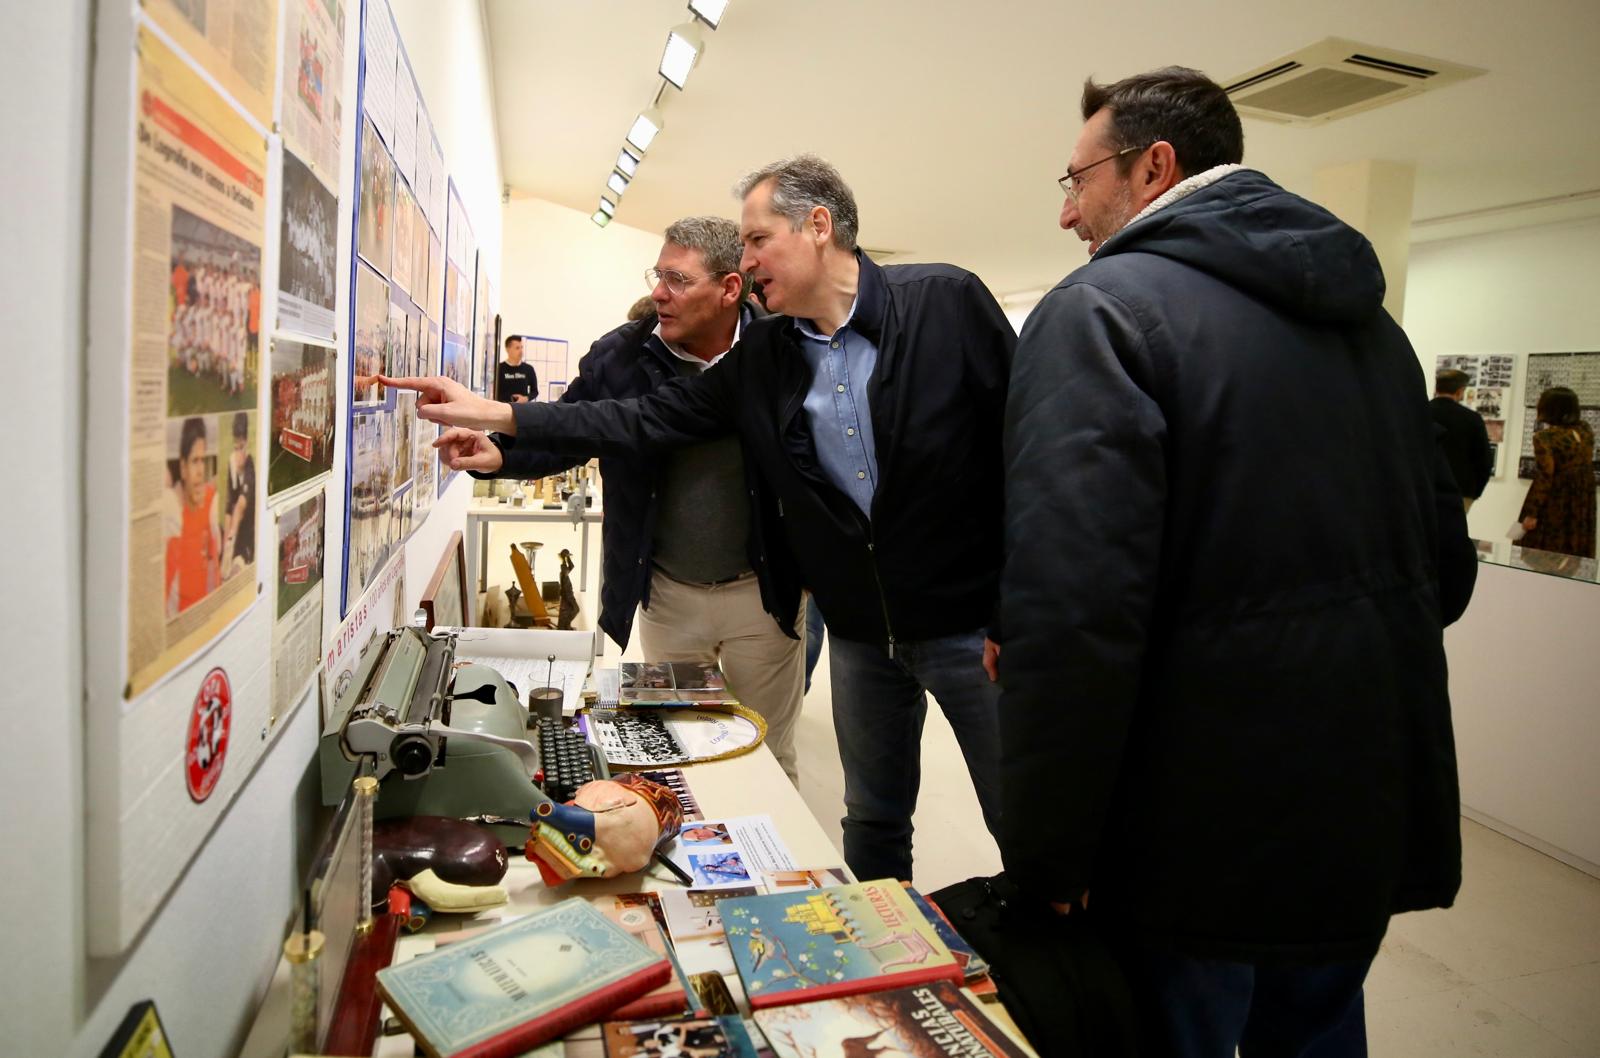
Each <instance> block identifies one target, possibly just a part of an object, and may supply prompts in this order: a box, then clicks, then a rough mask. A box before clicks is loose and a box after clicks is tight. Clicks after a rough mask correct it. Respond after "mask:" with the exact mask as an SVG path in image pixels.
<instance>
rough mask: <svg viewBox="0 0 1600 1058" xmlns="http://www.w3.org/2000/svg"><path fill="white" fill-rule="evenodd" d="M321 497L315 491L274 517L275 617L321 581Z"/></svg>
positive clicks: (281, 614) (283, 612)
mask: <svg viewBox="0 0 1600 1058" xmlns="http://www.w3.org/2000/svg"><path fill="white" fill-rule="evenodd" d="M322 496H323V494H322V492H321V491H320V490H319V491H317V492H316V493H314V494H313V495H312V496H311V497H310V498H308V499H306V500H305V501H304V502H302V503H300V504H299V505H298V506H294V507H290V508H289V509H288V510H286V511H284V512H283V514H281V515H279V517H278V614H277V616H278V617H279V618H282V617H283V615H284V614H286V613H288V612H289V610H290V609H291V608H293V606H294V604H295V603H297V602H299V601H300V600H301V599H303V598H305V595H306V593H307V592H309V591H310V590H311V589H312V588H314V587H316V586H317V585H318V584H319V583H321V581H322V548H323V538H324V534H323V531H322V519H323V514H324V507H323V499H322Z"/></svg>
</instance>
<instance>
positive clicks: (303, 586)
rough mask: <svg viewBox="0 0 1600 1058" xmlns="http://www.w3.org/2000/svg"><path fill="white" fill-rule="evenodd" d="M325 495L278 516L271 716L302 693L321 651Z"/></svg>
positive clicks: (277, 717)
mask: <svg viewBox="0 0 1600 1058" xmlns="http://www.w3.org/2000/svg"><path fill="white" fill-rule="evenodd" d="M326 511H327V504H326V499H325V496H324V493H323V490H322V489H318V490H317V491H316V492H314V493H312V494H311V495H310V496H308V497H306V498H305V499H304V500H303V501H301V502H300V503H298V504H293V505H291V506H289V507H286V508H285V509H284V510H283V511H282V513H280V514H279V515H278V519H277V542H278V552H277V562H278V576H277V604H276V608H275V609H274V612H273V624H272V720H273V722H274V723H276V722H277V721H279V720H282V719H283V718H284V717H285V716H287V715H288V714H289V712H290V711H292V709H293V708H294V706H295V705H297V704H298V703H299V702H300V700H301V698H303V697H304V695H305V691H306V688H307V685H308V684H309V682H310V680H311V677H312V675H313V674H314V673H315V672H316V669H317V663H318V661H319V660H320V658H321V653H322V559H323V546H324V545H323V541H324V537H325V525H324V522H325V517H324V516H325V514H326Z"/></svg>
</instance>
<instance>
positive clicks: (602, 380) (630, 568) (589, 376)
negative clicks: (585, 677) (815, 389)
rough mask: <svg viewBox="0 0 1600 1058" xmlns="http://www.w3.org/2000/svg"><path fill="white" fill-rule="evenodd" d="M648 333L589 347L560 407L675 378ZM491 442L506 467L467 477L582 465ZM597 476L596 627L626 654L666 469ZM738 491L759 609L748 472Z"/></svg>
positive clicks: (638, 454) (765, 581)
mask: <svg viewBox="0 0 1600 1058" xmlns="http://www.w3.org/2000/svg"><path fill="white" fill-rule="evenodd" d="M740 311H741V313H742V324H743V326H745V327H748V326H749V324H750V321H751V320H752V319H754V318H756V316H757V315H759V313H756V312H754V311H752V309H751V308H750V307H749V306H748V305H746V306H743V307H741V309H740ZM655 327H656V317H655V315H654V314H651V315H650V316H647V317H645V318H644V319H642V320H637V321H635V322H632V323H625V324H623V325H622V326H621V327H618V328H616V329H615V330H613V331H610V332H608V333H607V334H604V335H601V336H600V337H599V338H598V339H596V340H595V342H594V344H593V345H591V346H590V347H589V352H588V353H587V354H585V356H584V358H583V359H582V360H581V361H579V363H578V375H577V377H576V378H574V379H573V380H572V383H571V385H569V386H568V387H567V390H566V392H565V393H563V394H562V395H561V400H562V402H564V403H567V404H575V403H578V402H580V401H592V400H622V399H626V398H629V397H642V396H644V395H645V394H647V393H653V392H655V391H656V390H657V389H659V388H661V387H662V386H663V385H665V384H666V383H668V382H670V381H672V380H673V379H675V378H678V377H680V376H679V375H678V369H677V367H676V366H675V365H674V364H673V362H672V358H671V354H670V353H669V352H667V350H666V349H664V348H662V347H661V344H660V343H659V342H652V341H651V340H650V336H651V333H652V332H653V331H654V330H655ZM491 436H492V439H493V440H494V442H495V444H497V445H499V447H500V451H501V454H502V455H503V456H504V459H505V462H504V463H503V464H502V466H501V467H500V470H499V472H498V473H496V474H493V475H488V474H474V475H473V476H474V477H501V478H521V479H527V478H542V477H545V476H546V475H549V474H559V473H561V472H562V471H563V470H567V469H568V468H570V467H574V466H577V465H578V464H579V463H582V462H584V460H585V459H587V458H588V457H587V456H573V455H568V454H561V453H556V452H552V451H548V450H546V449H543V448H540V447H536V446H534V445H531V444H524V445H520V446H519V445H516V444H515V442H514V439H513V438H508V437H506V436H504V435H502V434H493V435H491ZM600 474H601V476H602V477H603V478H604V479H605V489H606V495H605V504H606V516H605V518H604V520H603V521H602V522H601V540H602V544H603V546H602V548H601V552H602V561H603V562H604V564H605V583H604V585H603V586H602V588H601V591H600V627H601V629H602V630H604V632H605V633H606V635H608V636H610V637H611V638H612V639H613V640H615V641H616V644H617V645H618V646H619V647H622V648H624V649H626V648H627V646H628V638H629V636H630V635H632V633H633V618H634V614H635V613H636V612H637V610H638V608H639V604H640V603H643V604H644V605H646V606H649V605H650V572H651V557H652V549H653V547H654V544H655V534H656V517H657V514H658V513H659V511H660V501H659V498H658V496H659V493H660V491H661V485H662V481H663V479H664V477H665V475H666V463H665V461H664V460H661V459H659V458H657V457H656V455H655V453H653V452H651V451H648V450H643V449H640V450H634V451H627V452H618V453H614V454H612V455H606V456H602V457H601V459H600ZM745 486H746V491H747V492H748V493H749V497H750V526H751V531H750V536H749V538H748V540H747V543H746V557H747V558H748V559H749V561H750V567H751V569H753V570H755V572H756V576H757V577H758V578H759V579H760V581H761V590H762V599H763V600H764V601H765V600H766V599H767V598H768V596H769V595H773V594H775V592H774V589H773V587H772V573H771V569H770V564H769V563H768V562H767V560H766V548H765V547H764V546H763V542H762V539H763V535H764V534H763V518H762V514H761V506H762V503H763V495H764V490H763V488H762V486H761V483H760V481H759V480H758V479H757V476H756V475H755V474H754V473H752V472H751V470H750V468H749V465H748V464H746V467H745ZM764 502H765V503H766V506H767V507H768V508H769V510H770V513H769V515H768V517H767V519H766V520H770V519H771V517H772V516H773V515H775V514H776V504H774V503H772V501H771V500H770V498H768V499H766V500H765V501H764ZM780 609H781V607H780ZM768 610H769V611H770V610H772V607H771V606H769V607H768ZM789 616H790V620H789V623H788V624H787V625H785V624H781V623H780V625H779V627H781V628H782V629H783V630H784V632H785V633H787V634H788V635H789V637H790V638H795V632H794V616H795V611H793V610H791V611H790V614H789Z"/></svg>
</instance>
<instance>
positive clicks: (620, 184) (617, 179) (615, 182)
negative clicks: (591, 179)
mask: <svg viewBox="0 0 1600 1058" xmlns="http://www.w3.org/2000/svg"><path fill="white" fill-rule="evenodd" d="M606 186H607V187H609V188H610V189H611V190H612V191H614V192H615V193H616V195H617V197H618V198H621V197H622V193H623V192H624V191H626V190H628V178H627V177H625V176H623V175H622V174H621V173H619V172H617V171H616V170H615V169H613V170H611V176H610V178H608V179H607V180H606Z"/></svg>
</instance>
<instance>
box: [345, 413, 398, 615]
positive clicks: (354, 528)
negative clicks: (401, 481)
mask: <svg viewBox="0 0 1600 1058" xmlns="http://www.w3.org/2000/svg"><path fill="white" fill-rule="evenodd" d="M382 420H383V414H382V413H381V412H370V413H368V414H365V415H356V416H354V417H353V418H352V420H351V423H350V453H351V454H350V458H351V468H350V515H349V517H350V529H349V532H348V534H347V535H348V537H349V542H348V548H347V551H348V556H347V557H348V568H347V569H346V576H345V584H346V598H347V600H354V599H355V598H356V597H357V596H359V595H360V594H361V591H362V589H364V588H365V587H366V586H367V583H368V581H369V580H370V579H371V578H372V574H373V573H374V572H375V571H376V570H377V568H378V567H379V566H380V565H382V563H383V559H384V557H385V556H386V554H387V552H388V524H387V523H388V512H389V492H390V490H389V481H388V474H387V473H386V466H387V465H386V464H385V463H384V462H383V460H382V459H381V458H380V455H381V448H382V442H383V438H382V429H383V424H382Z"/></svg>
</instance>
